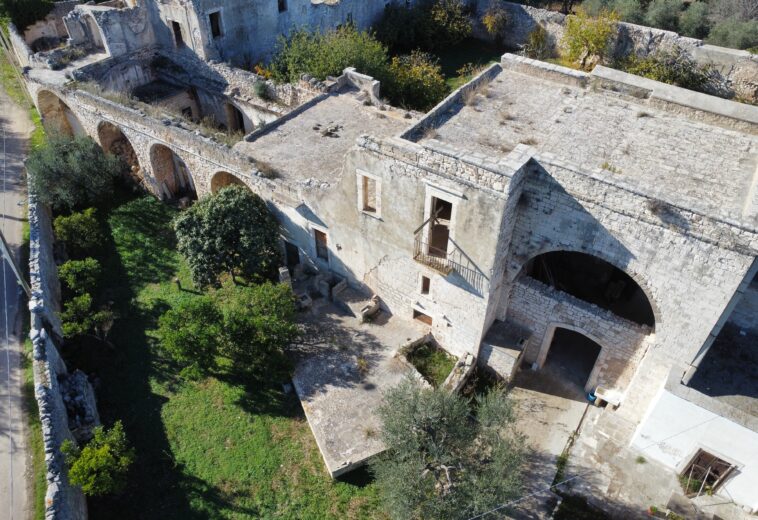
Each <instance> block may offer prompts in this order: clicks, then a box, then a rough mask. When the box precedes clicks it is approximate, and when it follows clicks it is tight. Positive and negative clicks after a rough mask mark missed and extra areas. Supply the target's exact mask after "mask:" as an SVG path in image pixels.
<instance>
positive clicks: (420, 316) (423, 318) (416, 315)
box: [413, 309, 432, 326]
mask: <svg viewBox="0 0 758 520" xmlns="http://www.w3.org/2000/svg"><path fill="white" fill-rule="evenodd" d="M413 319H414V320H416V321H420V322H421V323H424V324H426V325H429V326H431V325H432V317H431V316H429V315H428V314H424V313H423V312H420V311H417V310H415V309H414V311H413Z"/></svg>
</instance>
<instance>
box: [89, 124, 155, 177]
mask: <svg viewBox="0 0 758 520" xmlns="http://www.w3.org/2000/svg"><path fill="white" fill-rule="evenodd" d="M97 137H98V139H99V140H100V146H101V147H102V149H103V150H104V151H105V152H107V153H112V154H113V155H115V156H117V157H120V158H121V160H123V161H124V163H126V165H127V167H128V168H129V170H128V171H129V176H130V177H131V178H132V179H133V180H134V181H135V182H136V183H137V184H140V185H143V184H144V182H145V176H144V173H143V171H142V166H141V165H140V163H139V158H138V157H137V152H136V151H135V150H134V147H133V146H132V143H131V141H129V139H128V138H127V137H126V135H125V134H124V132H123V131H122V130H121V128H119V127H118V126H116V125H114V124H113V123H111V122H109V121H101V122H100V123H99V124H98V125H97Z"/></svg>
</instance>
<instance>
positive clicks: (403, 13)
mask: <svg viewBox="0 0 758 520" xmlns="http://www.w3.org/2000/svg"><path fill="white" fill-rule="evenodd" d="M492 14H495V13H494V12H493V13H492ZM492 21H493V22H498V21H502V17H501V16H499V15H498V16H496V17H494V18H492ZM375 30H376V37H377V38H378V39H379V41H381V42H382V43H384V44H385V45H387V47H389V48H390V49H391V50H392V52H395V53H408V52H410V51H412V50H416V49H421V50H424V51H434V50H437V49H442V48H446V47H450V46H452V45H455V44H457V43H460V42H461V41H462V40H463V39H465V38H467V37H469V36H470V35H471V30H472V25H471V18H470V17H469V12H468V9H467V7H466V6H465V5H464V4H463V2H461V1H460V0H428V1H421V2H419V3H417V4H416V5H414V6H413V7H403V6H400V5H395V4H394V3H393V4H390V5H388V6H387V7H386V8H385V10H384V16H383V17H382V19H381V20H380V21H379V23H377V24H376V26H375Z"/></svg>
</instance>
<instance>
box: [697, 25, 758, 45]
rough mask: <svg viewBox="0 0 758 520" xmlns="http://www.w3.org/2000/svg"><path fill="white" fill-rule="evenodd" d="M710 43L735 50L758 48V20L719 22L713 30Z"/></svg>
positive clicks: (709, 39) (709, 38) (709, 37)
mask: <svg viewBox="0 0 758 520" xmlns="http://www.w3.org/2000/svg"><path fill="white" fill-rule="evenodd" d="M708 43H712V44H713V45H723V46H725V47H733V48H735V49H749V48H751V47H756V46H758V20H750V21H744V22H740V21H735V20H726V21H723V22H719V23H717V24H716V25H714V26H713V29H711V32H710V34H709V35H708Z"/></svg>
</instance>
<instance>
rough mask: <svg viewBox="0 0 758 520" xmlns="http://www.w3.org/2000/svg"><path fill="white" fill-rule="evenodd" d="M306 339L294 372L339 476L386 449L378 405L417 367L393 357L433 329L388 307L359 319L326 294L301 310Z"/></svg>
mask: <svg viewBox="0 0 758 520" xmlns="http://www.w3.org/2000/svg"><path fill="white" fill-rule="evenodd" d="M303 322H304V326H305V328H306V331H305V333H304V334H303V337H304V338H307V342H305V343H303V344H302V345H299V346H298V348H297V350H296V356H297V358H298V360H297V362H296V367H295V374H294V376H293V383H294V386H295V389H296V391H297V394H298V396H299V397H300V401H301V403H302V405H303V410H304V411H305V415H306V417H307V419H308V424H309V425H310V427H311V430H312V431H313V435H314V437H315V438H316V443H317V444H318V447H319V449H320V450H321V454H322V456H323V457H324V462H325V463H326V467H327V469H328V471H329V473H330V474H331V475H332V476H333V477H336V476H339V475H340V474H343V473H346V472H347V471H350V470H351V469H354V468H356V467H358V466H360V465H362V464H363V463H364V462H365V461H366V460H367V459H368V458H370V457H372V456H374V455H376V454H377V453H380V452H381V451H383V450H384V445H383V444H382V442H381V439H380V438H379V432H380V423H379V420H378V418H377V417H376V414H375V411H376V408H377V407H378V406H380V404H381V403H382V394H383V393H384V392H385V391H387V390H388V389H389V388H391V387H392V386H394V385H397V384H398V383H400V382H401V381H402V380H403V378H404V377H407V375H408V374H409V373H413V372H414V371H415V370H414V369H413V368H412V367H410V366H408V365H406V364H405V363H404V362H402V361H400V360H399V359H397V358H395V357H394V354H395V352H396V351H397V350H398V349H399V348H400V347H402V346H403V345H405V344H407V343H409V342H410V341H413V340H415V339H418V338H420V337H421V336H423V335H424V334H425V333H426V332H427V331H426V330H425V328H424V327H422V326H419V325H418V324H416V323H414V322H409V321H404V320H401V319H399V318H396V317H388V316H387V315H386V314H385V313H383V312H382V313H380V315H379V316H378V317H377V318H376V319H374V320H372V322H370V323H359V321H358V319H357V318H356V317H355V316H354V315H353V314H352V313H351V312H349V311H347V309H343V308H341V307H338V306H336V305H334V304H332V303H329V302H325V301H324V300H315V301H314V310H312V311H310V312H308V313H307V314H306V315H304V316H303Z"/></svg>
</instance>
